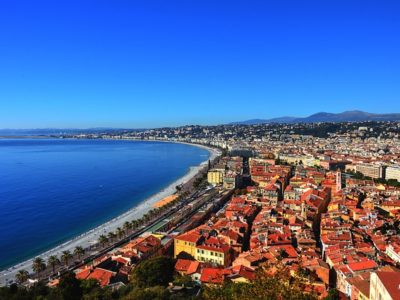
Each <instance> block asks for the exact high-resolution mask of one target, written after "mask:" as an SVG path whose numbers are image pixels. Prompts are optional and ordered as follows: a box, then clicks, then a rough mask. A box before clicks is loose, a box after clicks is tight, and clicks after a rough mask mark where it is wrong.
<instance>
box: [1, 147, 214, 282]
mask: <svg viewBox="0 0 400 300" xmlns="http://www.w3.org/2000/svg"><path fill="white" fill-rule="evenodd" d="M177 143H179V142H177ZM190 145H192V146H196V147H201V148H204V149H206V150H208V151H209V152H210V157H209V159H210V160H213V159H214V158H215V157H217V156H218V155H219V154H220V153H219V151H218V150H216V149H213V148H209V147H206V146H203V145H197V144H190ZM207 163H208V159H207V160H205V161H203V162H202V163H201V164H200V165H198V166H193V167H190V170H189V171H188V172H187V173H186V174H185V175H184V176H183V177H181V178H179V179H178V180H176V181H174V182H172V183H171V184H170V185H169V186H167V187H166V188H164V189H163V190H161V191H160V192H158V193H156V194H154V195H152V196H150V197H149V198H147V199H146V200H144V201H143V202H141V203H139V204H138V205H136V206H135V207H133V208H132V209H130V210H129V211H127V212H125V213H123V214H122V215H120V216H118V217H116V218H114V219H112V220H110V221H108V222H106V223H104V224H102V225H100V226H98V227H96V228H94V229H91V230H89V231H87V232H85V233H83V234H81V235H79V236H77V237H75V238H73V239H71V240H69V241H67V242H65V243H63V244H61V245H58V246H57V247H55V248H52V249H50V250H48V251H46V252H44V253H42V254H40V255H37V256H39V257H41V258H43V259H44V260H45V261H47V258H48V257H49V256H51V255H57V256H60V255H61V254H62V252H63V251H65V250H69V251H71V252H73V250H74V248H75V247H76V246H82V247H84V248H86V247H89V246H90V245H93V244H95V243H96V242H97V240H98V237H99V236H100V235H102V234H107V233H108V232H110V231H115V230H116V229H117V228H118V227H122V226H123V224H124V223H125V222H126V221H132V220H135V219H139V218H141V217H142V216H143V215H144V214H146V213H147V212H148V211H149V210H151V209H152V208H153V205H154V204H155V203H156V202H158V201H160V200H161V199H164V198H166V197H167V196H169V195H172V194H173V193H175V192H176V186H177V185H180V184H183V183H185V182H187V181H189V180H190V179H191V178H193V177H194V176H195V175H196V174H197V173H198V171H199V170H200V169H201V168H202V167H203V166H204V165H205V164H207ZM32 261H33V258H31V259H29V260H26V261H24V262H21V263H19V264H17V265H15V266H13V267H10V268H8V269H6V270H3V271H1V272H0V286H2V285H6V284H7V282H9V281H10V280H14V276H15V274H16V273H17V272H18V271H19V270H23V269H24V270H27V271H29V272H32V268H31V266H32Z"/></svg>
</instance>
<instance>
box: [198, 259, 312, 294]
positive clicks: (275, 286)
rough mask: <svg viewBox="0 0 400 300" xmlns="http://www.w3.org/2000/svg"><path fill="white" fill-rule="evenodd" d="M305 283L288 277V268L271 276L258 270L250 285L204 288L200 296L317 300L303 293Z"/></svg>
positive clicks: (239, 284)
mask: <svg viewBox="0 0 400 300" xmlns="http://www.w3.org/2000/svg"><path fill="white" fill-rule="evenodd" d="M305 282H306V280H305V279H304V278H302V277H299V278H298V277H292V276H290V272H289V269H288V268H285V267H282V266H278V269H277V271H276V272H275V274H274V275H273V276H271V275H267V274H266V273H265V272H264V270H259V271H258V272H257V276H256V279H255V280H254V281H252V282H250V283H233V282H225V283H224V284H223V285H222V286H215V287H205V288H204V292H203V295H202V296H203V299H205V300H211V299H212V300H225V299H243V300H255V299H260V300H261V299H285V300H286V299H288V300H314V299H317V297H316V296H315V295H313V294H309V293H305V292H304V287H305Z"/></svg>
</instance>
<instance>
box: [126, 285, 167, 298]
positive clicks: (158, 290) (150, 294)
mask: <svg viewBox="0 0 400 300" xmlns="http://www.w3.org/2000/svg"><path fill="white" fill-rule="evenodd" d="M169 298H170V293H169V291H168V290H167V289H166V288H165V287H162V286H154V287H149V288H135V289H134V290H132V291H131V292H130V293H129V294H128V295H127V296H126V297H124V298H123V299H124V300H168V299H169Z"/></svg>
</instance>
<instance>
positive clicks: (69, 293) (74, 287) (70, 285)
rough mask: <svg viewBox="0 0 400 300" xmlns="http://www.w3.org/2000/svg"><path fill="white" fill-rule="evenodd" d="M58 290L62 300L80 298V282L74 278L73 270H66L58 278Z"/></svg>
mask: <svg viewBox="0 0 400 300" xmlns="http://www.w3.org/2000/svg"><path fill="white" fill-rule="evenodd" d="M58 291H59V293H60V295H61V297H62V298H61V299H63V300H76V299H81V298H82V294H83V292H82V287H81V282H80V281H79V280H78V279H76V277H75V274H74V273H73V272H68V273H67V274H66V275H64V276H63V277H62V278H61V279H60V283H59V285H58Z"/></svg>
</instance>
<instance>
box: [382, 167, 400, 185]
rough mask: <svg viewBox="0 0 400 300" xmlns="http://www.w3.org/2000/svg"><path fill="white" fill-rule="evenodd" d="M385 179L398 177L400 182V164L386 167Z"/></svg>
mask: <svg viewBox="0 0 400 300" xmlns="http://www.w3.org/2000/svg"><path fill="white" fill-rule="evenodd" d="M385 179H386V180H389V179H396V180H397V181H398V182H400V166H389V167H387V168H386V173H385Z"/></svg>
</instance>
